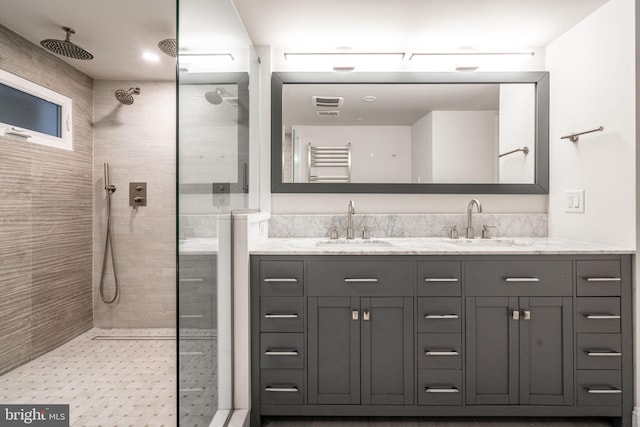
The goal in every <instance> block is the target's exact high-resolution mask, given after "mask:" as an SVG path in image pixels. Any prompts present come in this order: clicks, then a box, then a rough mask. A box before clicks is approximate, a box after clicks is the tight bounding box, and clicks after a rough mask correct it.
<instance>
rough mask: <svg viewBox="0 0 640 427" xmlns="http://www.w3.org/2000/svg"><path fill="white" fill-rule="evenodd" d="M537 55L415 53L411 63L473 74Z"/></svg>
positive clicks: (524, 52)
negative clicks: (473, 72)
mask: <svg viewBox="0 0 640 427" xmlns="http://www.w3.org/2000/svg"><path fill="white" fill-rule="evenodd" d="M534 55H535V52H533V51H522V52H476V51H460V52H414V53H412V54H411V56H409V62H411V63H416V64H418V63H419V64H423V65H425V66H428V67H429V68H436V69H455V70H456V71H458V72H472V71H476V70H478V69H479V68H501V67H504V66H512V65H515V64H518V63H520V62H523V61H526V60H527V59H529V58H531V57H532V56H534Z"/></svg>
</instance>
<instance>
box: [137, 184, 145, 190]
mask: <svg viewBox="0 0 640 427" xmlns="http://www.w3.org/2000/svg"><path fill="white" fill-rule="evenodd" d="M142 190H144V187H143V186H142V185H138V186H136V191H142Z"/></svg>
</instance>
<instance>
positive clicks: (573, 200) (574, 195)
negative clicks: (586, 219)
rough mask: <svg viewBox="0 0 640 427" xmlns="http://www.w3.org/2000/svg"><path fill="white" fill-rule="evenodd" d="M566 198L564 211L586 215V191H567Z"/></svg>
mask: <svg viewBox="0 0 640 427" xmlns="http://www.w3.org/2000/svg"><path fill="white" fill-rule="evenodd" d="M564 194H565V197H564V211H565V212H568V213H584V190H567V191H565V193H564Z"/></svg>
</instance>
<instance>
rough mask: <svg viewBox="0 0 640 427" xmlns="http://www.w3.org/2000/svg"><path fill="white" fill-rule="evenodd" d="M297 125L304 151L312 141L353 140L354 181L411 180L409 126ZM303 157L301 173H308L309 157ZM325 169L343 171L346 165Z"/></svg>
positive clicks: (327, 143) (336, 142)
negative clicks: (307, 163) (307, 161)
mask: <svg viewBox="0 0 640 427" xmlns="http://www.w3.org/2000/svg"><path fill="white" fill-rule="evenodd" d="M294 129H295V133H296V136H297V137H299V144H301V147H300V149H299V152H300V153H305V155H306V153H307V145H308V144H309V143H311V145H313V146H320V147H345V146H346V145H347V144H348V143H351V182H390V183H398V182H411V127H410V126H294ZM296 143H298V141H296ZM302 160H303V161H302V162H301V166H302V175H301V176H303V177H306V176H307V167H306V157H305V158H304V159H302ZM314 172H317V170H316V171H314ZM322 172H323V174H325V175H342V174H344V173H345V169H344V168H326V169H325V170H323V171H322Z"/></svg>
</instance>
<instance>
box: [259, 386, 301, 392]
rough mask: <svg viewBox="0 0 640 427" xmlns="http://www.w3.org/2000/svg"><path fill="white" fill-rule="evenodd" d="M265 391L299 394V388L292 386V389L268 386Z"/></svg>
mask: <svg viewBox="0 0 640 427" xmlns="http://www.w3.org/2000/svg"><path fill="white" fill-rule="evenodd" d="M264 391H267V392H269V393H297V392H298V387H296V386H291V387H273V386H266V387H265V388H264Z"/></svg>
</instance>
